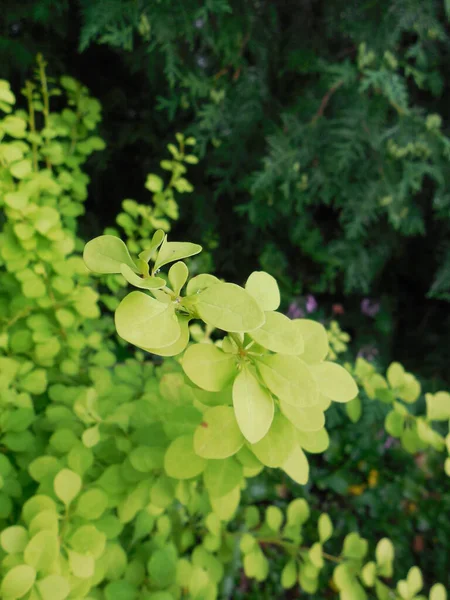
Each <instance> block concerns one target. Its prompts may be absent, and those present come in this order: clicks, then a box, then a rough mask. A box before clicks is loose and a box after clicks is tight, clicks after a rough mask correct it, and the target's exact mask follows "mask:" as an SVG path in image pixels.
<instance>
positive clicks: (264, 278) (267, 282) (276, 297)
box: [245, 271, 280, 311]
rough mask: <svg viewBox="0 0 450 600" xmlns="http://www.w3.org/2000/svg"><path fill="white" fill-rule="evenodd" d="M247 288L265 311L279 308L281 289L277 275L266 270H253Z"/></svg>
mask: <svg viewBox="0 0 450 600" xmlns="http://www.w3.org/2000/svg"><path fill="white" fill-rule="evenodd" d="M245 289H246V290H247V292H248V293H249V294H250V296H253V298H254V299H255V300H256V302H257V303H258V304H259V306H260V307H261V308H262V310H264V311H271V310H277V309H278V307H279V306H280V290H279V288H278V283H277V280H276V279H275V277H272V275H269V273H266V272H265V271H253V273H252V274H251V275H250V277H249V278H248V279H247V282H246V284H245Z"/></svg>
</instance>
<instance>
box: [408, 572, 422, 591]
mask: <svg viewBox="0 0 450 600" xmlns="http://www.w3.org/2000/svg"><path fill="white" fill-rule="evenodd" d="M406 583H407V584H408V589H409V593H410V595H411V597H414V596H415V595H416V594H417V592H420V590H421V589H422V587H423V578H422V573H421V571H420V569H419V567H412V568H411V569H410V570H409V571H408V575H407V577H406Z"/></svg>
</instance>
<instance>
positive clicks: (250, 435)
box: [233, 368, 274, 444]
mask: <svg viewBox="0 0 450 600" xmlns="http://www.w3.org/2000/svg"><path fill="white" fill-rule="evenodd" d="M233 406H234V413H235V415H236V420H237V422H238V425H239V428H240V430H241V431H242V433H243V434H244V437H245V438H246V439H247V440H248V441H249V442H250V443H251V444H255V443H256V442H259V440H260V439H262V438H263V437H264V436H265V435H266V433H267V432H268V430H269V428H270V425H271V424H272V420H273V415H274V403H273V399H272V396H271V395H270V394H269V392H268V391H267V390H266V389H265V388H263V387H262V386H261V385H260V383H259V382H258V380H257V379H256V377H255V376H254V375H253V373H252V372H251V371H250V370H249V369H248V368H243V369H242V371H241V372H240V373H239V375H238V376H237V377H236V379H235V381H234V384H233Z"/></svg>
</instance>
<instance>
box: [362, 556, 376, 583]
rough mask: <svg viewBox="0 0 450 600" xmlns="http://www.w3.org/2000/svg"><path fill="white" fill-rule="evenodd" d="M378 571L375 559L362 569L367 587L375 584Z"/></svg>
mask: <svg viewBox="0 0 450 600" xmlns="http://www.w3.org/2000/svg"><path fill="white" fill-rule="evenodd" d="M376 573H377V566H376V564H375V563H374V562H373V561H370V562H368V563H367V564H366V565H364V567H363V570H362V571H361V579H362V580H363V582H364V585H366V586H367V587H373V586H374V585H375V577H376Z"/></svg>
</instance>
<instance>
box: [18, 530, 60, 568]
mask: <svg viewBox="0 0 450 600" xmlns="http://www.w3.org/2000/svg"><path fill="white" fill-rule="evenodd" d="M58 555H59V540H58V536H57V534H56V533H55V532H53V531H49V530H44V531H40V532H39V533H37V534H36V535H35V536H33V537H32V538H31V540H30V541H29V542H28V544H27V546H26V548H25V550H24V553H23V557H24V562H25V563H26V564H27V565H30V566H31V567H33V569H36V571H47V570H48V569H49V568H50V567H51V566H52V564H53V562H54V561H55V560H56V558H57V557H58Z"/></svg>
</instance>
